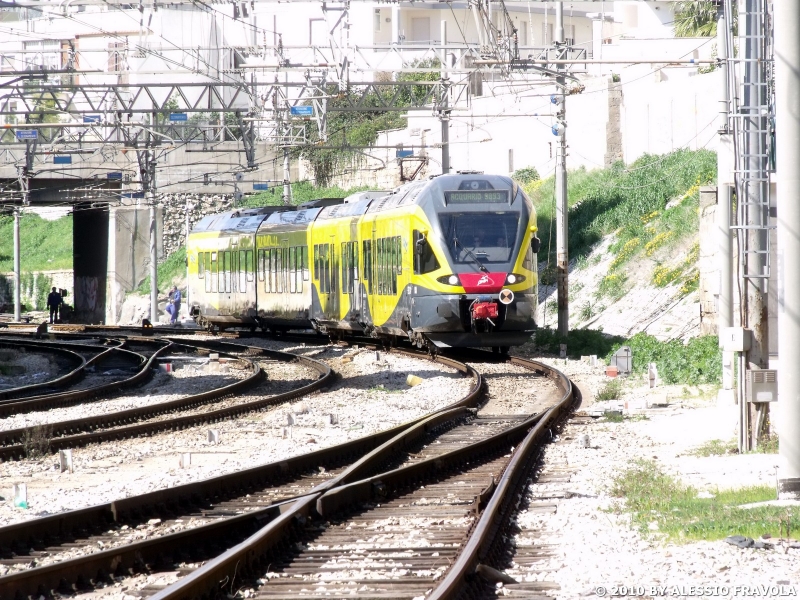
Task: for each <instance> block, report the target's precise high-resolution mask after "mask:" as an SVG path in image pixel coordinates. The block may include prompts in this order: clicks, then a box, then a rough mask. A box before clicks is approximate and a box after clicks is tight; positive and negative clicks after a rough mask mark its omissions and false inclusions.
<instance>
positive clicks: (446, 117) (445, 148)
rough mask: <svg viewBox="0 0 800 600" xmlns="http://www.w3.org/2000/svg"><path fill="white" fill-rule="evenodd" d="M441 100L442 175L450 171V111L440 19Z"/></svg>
mask: <svg viewBox="0 0 800 600" xmlns="http://www.w3.org/2000/svg"><path fill="white" fill-rule="evenodd" d="M441 37H442V57H441V59H440V60H441V66H442V100H441V106H440V108H439V119H440V120H441V123H442V175H447V174H448V173H449V172H450V111H449V110H448V105H449V101H450V99H449V98H448V96H449V94H450V76H449V75H448V73H447V21H445V20H444V19H443V20H442V25H441Z"/></svg>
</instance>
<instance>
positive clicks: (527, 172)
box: [511, 167, 540, 184]
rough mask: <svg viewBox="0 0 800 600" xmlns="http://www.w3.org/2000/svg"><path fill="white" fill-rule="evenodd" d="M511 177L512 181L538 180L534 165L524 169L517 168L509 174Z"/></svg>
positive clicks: (528, 181) (524, 182)
mask: <svg viewBox="0 0 800 600" xmlns="http://www.w3.org/2000/svg"><path fill="white" fill-rule="evenodd" d="M511 178H512V179H513V180H514V181H518V182H519V183H522V184H526V183H530V182H531V181H539V179H540V178H539V171H537V170H536V167H525V168H524V169H517V170H516V171H514V173H513V174H512V175H511Z"/></svg>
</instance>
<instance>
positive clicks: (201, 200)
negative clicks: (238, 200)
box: [161, 194, 233, 258]
mask: <svg viewBox="0 0 800 600" xmlns="http://www.w3.org/2000/svg"><path fill="white" fill-rule="evenodd" d="M161 203H162V205H163V207H164V234H163V235H162V236H161V237H162V240H163V244H164V249H163V256H162V258H166V257H167V256H169V255H170V254H172V253H173V252H175V250H177V249H178V248H180V247H181V246H185V245H186V215H187V214H188V215H189V231H191V230H192V227H194V224H195V223H197V222H198V221H199V220H200V219H202V218H203V217H204V216H206V215H211V214H214V213H218V212H223V211H226V210H230V209H232V208H233V196H232V195H223V194H167V195H165V196H164V197H163V198H162V199H161Z"/></svg>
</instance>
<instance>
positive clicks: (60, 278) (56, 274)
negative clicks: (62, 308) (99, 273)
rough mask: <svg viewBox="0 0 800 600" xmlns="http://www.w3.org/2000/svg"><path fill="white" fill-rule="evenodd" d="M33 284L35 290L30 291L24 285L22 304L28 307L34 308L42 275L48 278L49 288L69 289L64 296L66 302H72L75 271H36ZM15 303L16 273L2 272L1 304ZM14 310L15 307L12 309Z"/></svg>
mask: <svg viewBox="0 0 800 600" xmlns="http://www.w3.org/2000/svg"><path fill="white" fill-rule="evenodd" d="M25 275H26V274H25V273H23V282H24V281H25ZM32 275H33V285H34V292H33V293H29V291H28V289H27V288H26V287H25V286H24V285H23V287H22V304H24V305H25V306H26V307H28V308H30V309H33V308H34V306H35V298H34V295H35V290H36V284H37V283H38V280H39V278H40V277H46V278H47V289H48V290H49V289H50V288H51V287H53V286H55V287H57V288H58V289H64V290H67V297H66V298H64V302H65V303H66V304H72V302H73V297H74V288H73V273H72V270H71V269H59V270H56V271H34V272H33V273H32ZM13 303H14V273H13V272H11V273H0V305H2V304H10V305H12V306H13ZM12 310H13V309H12Z"/></svg>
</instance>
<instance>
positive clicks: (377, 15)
mask: <svg viewBox="0 0 800 600" xmlns="http://www.w3.org/2000/svg"><path fill="white" fill-rule="evenodd" d="M372 20H373V23H374V24H375V31H380V30H381V9H380V8H376V9H375V12H374V13H373V17H372Z"/></svg>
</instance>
